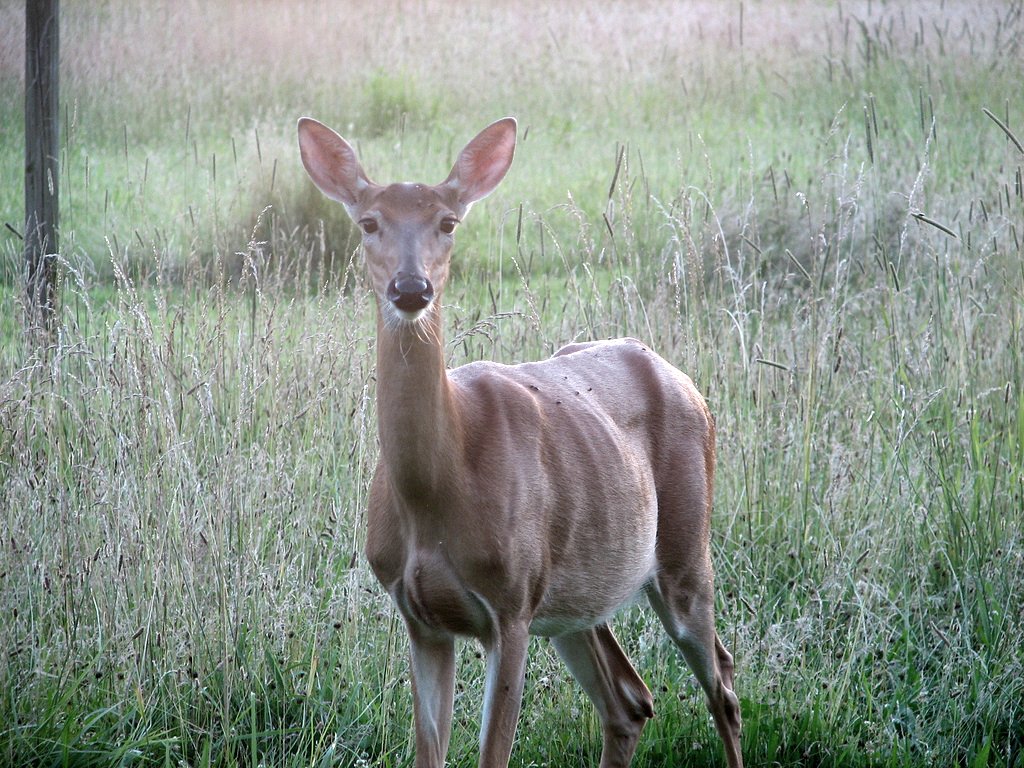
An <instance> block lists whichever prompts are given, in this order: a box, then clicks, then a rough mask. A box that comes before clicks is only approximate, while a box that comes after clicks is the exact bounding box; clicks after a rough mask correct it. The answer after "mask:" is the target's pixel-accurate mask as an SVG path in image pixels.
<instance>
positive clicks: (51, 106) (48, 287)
mask: <svg viewBox="0 0 1024 768" xmlns="http://www.w3.org/2000/svg"><path fill="white" fill-rule="evenodd" d="M59 21H60V0H26V1H25V267H26V276H27V289H28V308H29V327H30V328H38V329H41V330H45V331H49V330H52V326H53V319H54V313H55V312H56V308H57V307H56V301H57V291H56V283H57V279H56V278H57V260H56V254H57V247H58V242H57V225H58V218H57V217H58V199H59V194H58V184H59V182H60V154H59V152H60V150H59V129H60V121H59V119H58V93H59V75H60V68H59V63H60V45H59V43H60V35H59V32H60V24H59Z"/></svg>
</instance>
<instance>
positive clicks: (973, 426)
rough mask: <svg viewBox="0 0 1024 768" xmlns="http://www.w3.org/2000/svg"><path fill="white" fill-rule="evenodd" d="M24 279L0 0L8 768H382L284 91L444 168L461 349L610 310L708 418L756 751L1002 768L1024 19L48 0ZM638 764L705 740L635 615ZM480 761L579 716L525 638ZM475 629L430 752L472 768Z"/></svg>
mask: <svg viewBox="0 0 1024 768" xmlns="http://www.w3.org/2000/svg"><path fill="white" fill-rule="evenodd" d="M62 5H63V7H62V41H61V50H62V94H61V100H62V125H61V130H62V136H61V163H62V173H61V179H60V185H61V195H62V214H61V215H62V219H61V242H62V247H61V254H60V259H61V286H60V295H61V297H62V303H61V308H60V313H59V316H58V319H57V324H56V330H55V332H54V334H53V335H52V336H51V337H49V339H47V340H44V341H43V342H42V343H41V342H40V337H39V336H38V335H34V334H29V333H26V332H25V330H24V317H25V311H24V309H25V308H24V301H23V291H22V288H21V285H20V281H21V279H22V273H23V267H22V263H21V240H20V238H19V233H20V231H21V229H22V217H23V201H22V176H21V174H22V172H23V165H22V164H23V147H24V144H23V136H22V134H21V130H22V129H21V126H22V124H23V122H22V121H23V109H24V107H23V95H22V94H23V89H24V81H23V44H24V43H23V39H24V19H23V16H24V6H23V4H22V3H20V2H13V1H10V0H9V1H5V2H2V3H0V138H2V141H0V180H2V183H0V215H2V218H3V222H4V223H5V224H6V225H7V226H6V227H4V228H0V343H2V347H0V617H2V625H0V765H9V766H12V767H13V766H36V765H38V766H179V765H187V766H224V767H225V768H227V767H234V766H250V767H251V768H256V766H282V767H283V766H289V767H291V766H296V767H297V766H345V767H346V768H347V767H349V766H353V767H354V766H389V767H394V768H397V767H399V766H410V765H412V735H411V728H410V722H411V714H412V713H411V698H410V691H409V681H408V668H407V660H406V640H405V633H404V629H403V627H402V625H401V621H400V619H399V618H398V616H397V615H396V613H395V611H394V609H393V608H392V606H391V604H390V602H389V600H388V599H387V598H386V596H385V595H384V593H383V591H382V590H381V589H380V587H379V585H377V583H376V582H375V580H374V579H373V577H372V574H371V573H370V571H369V568H368V566H367V564H366V562H365V559H364V557H363V555H362V547H363V543H364V539H365V524H366V520H365V512H364V507H365V500H366V494H367V486H368V483H369V479H370V476H371V473H372V470H373V466H374V464H375V461H376V454H377V446H376V416H375V411H374V389H375V373H374V333H373V329H374V312H375V309H374V306H373V299H372V297H371V296H370V295H369V292H368V285H367V281H366V279H365V277H364V274H363V270H362V264H361V261H360V258H359V253H358V250H357V245H358V240H357V237H356V236H355V235H354V234H353V232H352V229H351V227H350V225H349V223H348V221H347V218H346V216H345V214H344V212H343V211H342V210H341V207H340V206H338V205H336V204H333V203H330V202H329V201H326V200H324V199H323V198H322V197H321V196H320V195H319V193H318V192H317V191H316V190H315V189H314V188H313V186H312V184H311V183H310V182H309V181H308V180H307V179H306V178H305V176H304V173H303V171H302V168H301V165H300V162H299V158H298V152H297V147H296V144H295V121H296V119H297V118H298V117H299V116H301V115H311V116H314V117H316V118H318V119H320V120H322V121H323V122H326V123H328V124H329V125H332V126H333V127H335V128H336V129H338V130H339V132H341V133H342V134H343V135H345V136H346V137H348V138H349V139H350V140H352V141H353V142H354V144H355V146H356V147H357V149H358V151H359V153H360V156H361V158H362V161H363V166H364V167H365V168H366V170H367V172H368V173H369V174H370V176H371V177H372V178H374V179H375V180H379V181H391V180H401V179H416V180H422V181H428V182H437V181H440V180H441V179H443V178H444V177H445V175H447V173H448V170H449V168H450V166H451V163H452V161H453V160H454V155H455V153H456V152H457V151H458V149H459V148H461V147H462V146H463V144H464V143H465V142H466V141H467V140H468V139H469V138H471V137H472V136H473V135H474V134H475V133H476V131H477V130H479V129H480V128H482V127H483V126H484V125H486V124H488V123H490V122H491V121H493V120H495V119H497V118H499V117H502V116H504V115H508V114H512V115H515V116H516V117H517V118H518V119H519V125H520V143H519V146H518V149H517V157H516V161H515V164H514V165H513V168H512V171H511V172H510V174H509V176H508V177H507V179H506V180H505V182H504V183H503V185H502V186H501V187H500V188H499V189H498V190H497V191H496V192H495V193H494V194H493V195H492V196H491V197H490V198H488V199H486V200H485V201H483V202H481V203H479V204H478V205H477V206H475V207H474V210H473V212H472V214H471V216H470V217H469V218H468V219H467V222H466V224H465V225H464V226H463V227H462V228H460V231H459V237H458V240H457V243H456V252H455V255H454V257H453V274H452V278H451V279H450V281H449V285H448V288H447V290H446V293H445V296H444V304H445V307H446V310H445V311H446V321H447V335H446V338H447V344H448V349H449V354H450V361H451V364H452V365H453V366H454V365H458V364H461V363H463V362H466V361H469V360H475V359H482V358H490V359H495V360H499V361H503V362H516V361H520V360H527V359H534V358H538V357H542V356H546V355H549V354H551V353H552V352H553V351H554V350H556V349H557V348H558V347H560V346H561V345H563V344H565V343H567V342H570V341H574V340H584V339H592V338H607V337H613V336H620V335H632V336H637V337H639V338H642V339H644V340H646V341H648V342H649V343H650V344H651V345H652V346H653V347H654V348H655V349H656V350H658V351H659V352H660V353H661V354H662V355H663V356H664V357H666V358H667V359H669V360H670V361H672V362H673V363H674V364H676V365H677V366H678V367H679V368H681V369H682V370H684V371H686V372H688V373H689V374H690V375H691V376H692V377H693V379H694V380H695V381H696V383H697V385H698V386H699V387H700V389H701V390H702V391H703V392H704V394H705V396H706V397H707V399H708V402H709V404H710V406H711V409H712V411H713V412H714V413H715V415H716V419H717V433H718V451H719V459H718V474H717V483H716V495H715V514H714V519H713V523H712V526H713V542H712V547H713V556H714V559H715V564H716V579H717V587H718V610H717V613H718V631H719V633H720V634H721V636H722V638H723V640H724V642H725V644H726V645H727V646H728V647H729V648H730V649H731V651H732V652H733V654H734V655H735V657H736V662H737V678H736V683H737V693H738V694H739V696H740V699H741V704H742V711H743V717H744V732H743V750H744V755H745V758H746V760H747V762H748V764H749V765H776V766H850V767H859V766H934V765H950V766H965V767H969V768H982V766H999V767H1005V768H1022V766H1024V640H1022V638H1024V598H1022V595H1024V533H1022V531H1024V248H1022V240H1024V180H1022V174H1024V147H1022V141H1024V91H1022V89H1021V71H1022V62H1024V50H1022V47H1021V41H1024V4H1022V3H1021V2H1019V0H1012V1H1009V2H994V1H992V0H982V2H980V3H977V2H970V3H968V2H957V1H955V0H943V1H942V2H917V1H915V0H911V1H910V2H902V3H896V2H883V1H882V0H866V1H865V0H861V1H856V2H851V1H847V2H841V3H831V2H829V3H826V2H812V1H811V0H780V1H779V2H756V1H754V0H747V1H746V2H732V1H729V2H655V1H654V0H614V1H613V2H609V3H601V4H595V3H587V2H582V0H566V2H561V3H547V2H541V1H540V0H524V1H523V2H509V1H507V0H497V1H496V2H493V3H488V4H482V3H470V2H466V1H465V0H457V1H456V2H442V0H418V1H416V2H413V1H411V0H383V1H382V2H380V3H376V4H375V5H374V6H373V11H372V13H371V12H369V11H368V10H367V9H366V8H365V7H364V4H360V3H355V2H341V1H340V0H339V1H335V0H297V1H296V2H286V1H285V0H265V1H264V2H259V3H248V2H244V1H243V0H221V1H220V2H216V3H198V2H184V3H175V2H165V1H164V0H145V1H144V2H138V3H116V2H111V1H110V0H80V1H77V2H67V3H64V4H62ZM614 628H615V631H616V633H617V635H618V636H619V638H620V640H621V642H622V644H623V646H624V648H626V650H627V652H628V653H629V655H630V656H631V658H632V659H633V661H634V664H635V666H636V667H637V669H638V671H639V672H640V674H641V675H642V676H643V677H644V679H645V680H646V681H647V684H648V686H649V687H650V688H651V690H652V692H653V693H654V695H655V709H656V712H657V716H656V718H655V719H654V720H652V721H651V722H650V723H649V724H648V726H647V729H646V731H645V733H644V735H643V737H642V739H641V742H640V747H639V751H638V753H637V756H636V759H635V761H634V765H636V766H642V767H644V768H661V767H662V766H685V765H702V766H703V765H722V764H724V761H723V758H722V752H721V747H720V745H719V743H718V740H717V737H716V736H715V734H714V729H713V727H712V725H711V722H710V718H709V715H708V714H707V711H706V709H705V705H704V702H703V697H702V695H701V694H700V692H699V690H698V689H697V687H696V684H695V683H694V682H693V680H692V678H691V675H690V673H689V671H688V669H687V668H686V667H685V665H684V664H683V663H682V661H681V659H680V658H679V656H678V653H677V652H676V651H675V649H674V647H673V646H672V645H671V643H670V642H669V640H668V637H667V636H666V635H665V634H664V632H663V631H662V630H661V628H660V625H659V624H658V622H657V620H656V618H655V617H654V616H653V613H652V612H651V611H650V610H649V609H648V608H646V606H639V605H638V606H636V607H634V608H631V609H629V610H627V611H625V612H623V613H622V614H621V615H620V616H619V617H618V619H617V620H616V622H615V624H614ZM528 670H529V671H528V679H527V684H526V686H527V687H526V695H525V698H524V706H523V715H522V718H521V720H520V726H519V732H518V736H517V742H516V746H515V749H514V751H513V761H512V764H513V765H521V766H537V767H540V766H551V768H562V767H564V766H591V765H596V764H597V760H598V758H599V754H600V730H599V727H598V724H597V720H596V717H595V716H594V714H593V712H592V709H591V708H590V705H589V703H588V702H587V701H586V700H585V697H584V696H583V694H582V692H581V691H580V690H579V688H578V686H576V685H575V684H574V683H573V682H572V680H571V678H570V676H569V674H568V672H567V671H566V670H565V668H564V667H563V666H562V665H561V663H560V662H559V661H558V659H557V658H556V656H555V654H554V652H553V650H552V649H551V648H550V646H549V644H548V643H547V641H544V640H540V639H536V640H534V642H533V644H532V646H531V659H530V664H529V667H528ZM482 684H483V661H482V658H481V653H480V649H479V648H478V647H477V646H475V645H474V644H472V643H465V644H463V645H461V646H460V650H459V671H458V689H457V692H456V704H455V707H456V711H455V726H454V732H453V739H452V747H451V751H450V753H449V761H450V764H451V765H453V766H472V765H476V762H475V755H476V740H477V730H478V727H479V710H480V702H481V693H482V687H483V685H482Z"/></svg>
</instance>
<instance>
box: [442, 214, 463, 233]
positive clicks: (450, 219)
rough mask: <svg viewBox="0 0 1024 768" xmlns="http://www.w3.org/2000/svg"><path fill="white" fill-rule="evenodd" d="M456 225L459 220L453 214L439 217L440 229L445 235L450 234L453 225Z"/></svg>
mask: <svg viewBox="0 0 1024 768" xmlns="http://www.w3.org/2000/svg"><path fill="white" fill-rule="evenodd" d="M458 225H459V220H458V219H456V218H455V217H454V216H445V217H444V218H443V219H441V225H440V229H441V231H442V232H444V233H445V234H446V235H450V234H451V233H452V232H454V231H455V227H457V226H458Z"/></svg>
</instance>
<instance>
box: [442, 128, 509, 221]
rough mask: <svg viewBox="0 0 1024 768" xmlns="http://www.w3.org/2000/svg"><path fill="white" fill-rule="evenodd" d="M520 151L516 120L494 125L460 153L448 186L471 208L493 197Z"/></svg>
mask: <svg viewBox="0 0 1024 768" xmlns="http://www.w3.org/2000/svg"><path fill="white" fill-rule="evenodd" d="M515 152H516V119H515V118H514V117H506V118H504V119H502V120H498V121H497V122H495V123H491V124H490V125H489V126H487V127H486V128H484V129H483V130H482V131H480V133H478V134H477V136H476V138H474V139H473V140H472V141H471V142H469V144H467V145H466V147H465V149H463V150H462V152H460V153H459V157H458V159H457V160H456V161H455V167H454V168H452V172H451V173H450V174H448V178H447V179H445V181H444V183H445V184H446V185H447V186H449V187H452V188H453V189H455V190H456V191H457V192H458V195H459V202H460V203H462V204H463V205H465V206H467V207H468V206H470V205H472V204H473V203H475V202H476V201H477V200H479V199H480V198H482V197H486V196H487V195H489V194H491V192H492V191H493V190H494V188H495V187H496V186H498V184H499V183H500V182H501V180H502V179H503V178H505V174H506V173H507V172H508V169H509V166H511V165H512V158H513V156H514V155H515Z"/></svg>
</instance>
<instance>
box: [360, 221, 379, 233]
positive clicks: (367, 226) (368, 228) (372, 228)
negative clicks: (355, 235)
mask: <svg viewBox="0 0 1024 768" xmlns="http://www.w3.org/2000/svg"><path fill="white" fill-rule="evenodd" d="M359 227H360V229H362V230H363V232H364V233H365V234H367V235H372V234H373V233H374V232H376V231H377V230H378V229H379V227H378V226H377V221H376V219H360V220H359Z"/></svg>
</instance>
